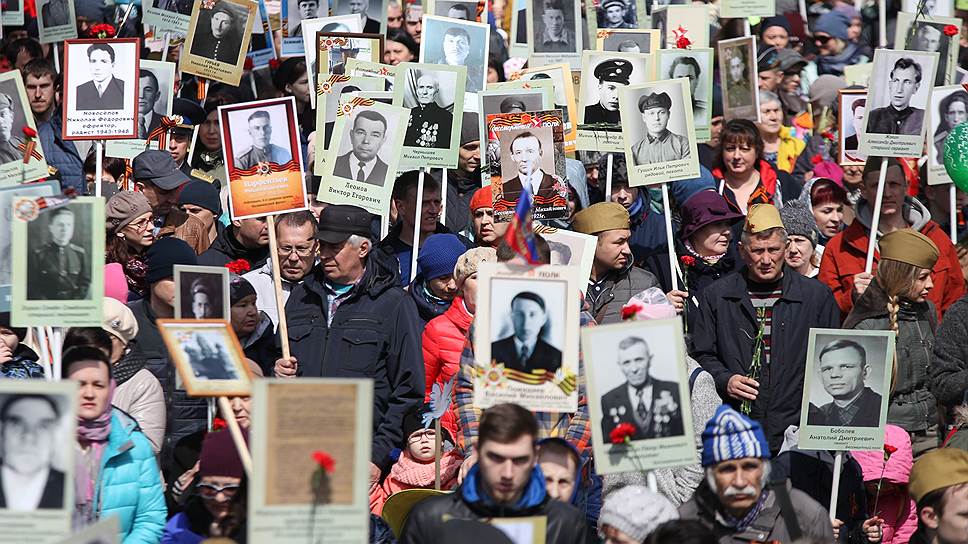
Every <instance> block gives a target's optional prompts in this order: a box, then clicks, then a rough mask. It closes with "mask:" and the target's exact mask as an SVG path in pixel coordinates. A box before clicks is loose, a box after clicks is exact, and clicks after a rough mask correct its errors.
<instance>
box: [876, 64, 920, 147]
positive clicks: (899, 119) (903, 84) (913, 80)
mask: <svg viewBox="0 0 968 544" xmlns="http://www.w3.org/2000/svg"><path fill="white" fill-rule="evenodd" d="M921 77H922V72H921V65H920V64H918V63H917V61H915V60H914V59H913V58H910V57H901V58H899V59H897V61H896V62H895V63H894V67H893V68H891V73H890V79H889V80H888V83H887V84H888V92H889V98H890V103H889V104H888V105H887V106H884V107H883V108H876V109H874V110H871V111H870V113H869V114H868V119H867V132H868V133H871V134H905V135H908V136H917V135H918V134H920V133H921V127H922V126H923V125H924V110H923V109H921V108H915V107H914V106H912V105H911V98H913V97H914V94H915V93H917V92H918V89H919V88H921Z"/></svg>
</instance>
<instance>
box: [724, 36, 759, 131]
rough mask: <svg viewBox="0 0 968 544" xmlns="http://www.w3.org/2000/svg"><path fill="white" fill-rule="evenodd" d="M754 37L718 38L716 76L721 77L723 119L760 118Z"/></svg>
mask: <svg viewBox="0 0 968 544" xmlns="http://www.w3.org/2000/svg"><path fill="white" fill-rule="evenodd" d="M754 46H755V44H754V40H753V39H751V38H733V39H731V40H720V41H719V42H718V43H717V44H716V47H717V48H718V49H717V52H718V53H719V77H720V78H721V79H722V81H723V87H724V90H723V115H724V117H725V118H726V120H730V119H749V120H751V121H754V122H757V121H759V116H760V106H759V92H758V76H759V74H758V72H757V71H756V54H755V49H754Z"/></svg>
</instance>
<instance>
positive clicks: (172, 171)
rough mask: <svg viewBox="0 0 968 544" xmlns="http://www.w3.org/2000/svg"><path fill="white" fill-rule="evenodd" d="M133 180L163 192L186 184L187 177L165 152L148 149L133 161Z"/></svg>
mask: <svg viewBox="0 0 968 544" xmlns="http://www.w3.org/2000/svg"><path fill="white" fill-rule="evenodd" d="M131 168H132V170H134V180H135V181H140V182H150V183H153V184H154V185H157V186H158V187H161V188H162V189H163V190H165V191H171V190H172V189H177V188H179V187H181V186H182V185H184V184H186V183H188V182H189V181H190V180H189V177H188V176H186V175H185V173H184V172H182V171H181V170H179V169H178V165H177V164H175V159H173V158H171V155H170V154H169V153H168V152H167V151H161V150H160V149H149V150H147V151H142V152H141V153H139V154H138V155H137V156H136V157H135V158H134V160H133V161H131Z"/></svg>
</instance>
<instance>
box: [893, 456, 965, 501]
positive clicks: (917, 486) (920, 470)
mask: <svg viewBox="0 0 968 544" xmlns="http://www.w3.org/2000/svg"><path fill="white" fill-rule="evenodd" d="M963 483H968V452H966V451H964V450H961V449H958V448H942V449H940V450H934V451H930V452H928V453H925V454H924V455H922V456H921V458H920V459H918V461H917V462H916V463H914V468H913V469H911V483H910V484H908V491H910V493H911V497H913V498H914V502H915V503H919V502H921V499H923V498H924V496H925V495H927V494H928V493H931V492H932V491H937V490H939V489H944V488H946V487H951V486H953V485H958V484H963Z"/></svg>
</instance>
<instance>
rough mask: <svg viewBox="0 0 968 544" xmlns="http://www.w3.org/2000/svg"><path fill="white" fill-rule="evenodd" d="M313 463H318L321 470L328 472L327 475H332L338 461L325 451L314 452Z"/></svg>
mask: <svg viewBox="0 0 968 544" xmlns="http://www.w3.org/2000/svg"><path fill="white" fill-rule="evenodd" d="M313 461H316V464H317V465H319V468H321V469H323V470H324V471H326V473H327V474H332V473H333V471H334V470H336V460H335V459H333V458H332V456H330V455H329V454H328V453H326V452H325V451H323V450H316V451H314V452H313Z"/></svg>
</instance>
